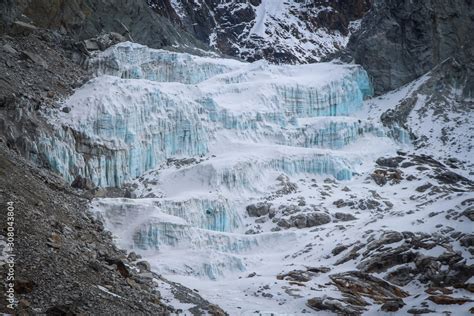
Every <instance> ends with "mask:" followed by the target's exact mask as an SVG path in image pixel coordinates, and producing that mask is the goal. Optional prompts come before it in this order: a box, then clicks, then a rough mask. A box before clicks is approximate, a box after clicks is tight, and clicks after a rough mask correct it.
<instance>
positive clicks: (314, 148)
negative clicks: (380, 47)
mask: <svg viewBox="0 0 474 316" xmlns="http://www.w3.org/2000/svg"><path fill="white" fill-rule="evenodd" d="M89 67H91V69H93V70H94V71H95V73H96V75H97V76H96V77H95V78H94V79H92V80H91V81H89V82H88V83H87V84H85V85H84V86H82V87H81V88H79V89H78V90H77V91H76V92H75V93H74V95H73V96H72V97H70V98H69V99H68V100H66V101H65V102H64V104H63V111H56V112H54V113H49V114H50V115H49V116H50V117H53V118H54V119H53V120H51V122H52V123H53V124H55V126H57V129H56V137H55V138H46V137H44V138H43V140H42V142H41V143H40V144H39V146H38V147H39V148H38V150H39V151H41V152H42V153H44V154H45V155H46V156H47V157H48V161H49V162H50V164H51V166H52V167H53V168H54V169H56V170H57V171H58V172H60V173H61V174H63V175H64V176H65V177H66V178H67V179H69V180H70V181H72V180H73V179H74V178H75V177H76V176H77V175H80V176H82V177H86V178H89V179H90V180H91V181H92V182H93V183H94V184H96V185H98V186H102V187H108V186H120V185H122V184H123V183H124V182H131V181H132V182H133V183H134V184H133V187H134V188H135V189H136V192H137V193H138V195H139V197H141V199H102V200H98V201H96V203H95V204H94V209H95V210H97V211H98V212H99V213H100V214H101V216H102V218H103V219H104V220H105V222H106V223H107V226H108V227H109V229H111V230H112V231H113V232H115V233H116V235H117V238H118V240H117V241H118V243H119V244H120V245H122V246H124V247H127V248H129V249H135V250H137V251H142V252H144V253H148V254H151V255H153V254H155V253H163V252H166V253H167V254H176V255H170V256H169V260H171V261H167V260H164V259H160V262H161V265H160V268H159V269H162V270H163V271H168V272H169V271H175V272H176V273H178V274H186V275H187V274H191V275H197V276H205V277H208V278H211V279H217V278H219V277H220V276H223V275H225V274H226V273H227V272H229V271H243V270H245V269H246V266H247V264H248V260H249V259H248V257H247V254H249V253H252V252H253V251H259V250H258V249H260V250H261V249H263V248H268V249H270V250H271V251H272V252H273V251H275V250H276V249H279V243H280V242H282V244H283V241H284V242H288V241H289V240H291V239H292V238H294V234H293V233H283V232H273V233H268V234H258V235H242V233H243V232H244V231H245V224H244V214H243V213H242V207H243V205H245V203H247V202H246V201H248V200H249V199H253V198H256V197H259V196H261V195H262V194H264V193H266V192H269V191H272V190H276V191H277V192H278V190H282V189H281V188H280V187H279V184H278V183H276V182H275V179H276V178H279V179H280V178H281V177H280V175H281V174H284V175H285V177H287V176H290V177H300V176H304V175H311V176H323V177H327V176H329V177H334V178H335V179H338V180H349V179H351V178H352V176H353V174H354V173H355V172H358V169H359V168H360V167H361V165H363V162H364V161H365V157H370V156H371V155H372V153H374V152H379V151H380V150H383V148H384V147H381V148H377V147H375V148H371V147H370V146H366V149H365V150H363V151H361V150H360V148H359V147H358V146H359V145H355V144H357V143H361V142H362V143H366V142H367V141H368V140H370V141H371V142H373V141H375V142H377V141H378V142H381V143H383V144H391V143H393V140H391V139H390V138H388V137H387V136H390V135H392V134H393V131H388V130H386V129H384V128H383V127H382V126H381V125H380V124H378V123H376V122H373V121H369V120H366V119H365V118H364V117H363V114H362V115H361V114H360V113H359V112H360V111H361V109H362V107H363V104H364V99H366V98H368V97H370V96H371V94H372V87H371V83H370V80H369V78H368V76H367V74H366V72H365V71H364V70H363V69H362V68H361V67H359V66H356V65H344V64H336V63H320V64H310V65H294V66H290V65H271V64H269V63H267V62H264V61H259V62H255V63H245V62H240V61H236V60H226V59H218V58H209V57H197V56H193V55H189V54H182V53H175V52H168V51H164V50H153V49H149V48H148V47H145V46H142V45H138V44H132V43H122V44H118V45H116V46H113V47H111V48H109V49H108V50H106V51H105V52H103V53H100V54H98V55H97V56H95V57H94V58H92V59H91V60H90V63H89ZM65 109H67V110H65ZM358 113H359V114H358ZM392 136H393V135H392ZM364 139H365V140H364ZM377 139H378V140H377ZM353 146H356V147H357V150H354V148H353ZM285 177H283V178H281V179H286V178H285ZM285 181H286V180H285ZM283 182H284V181H283ZM283 182H282V183H281V184H280V185H283V186H285V185H289V184H288V183H286V184H285V183H283ZM288 188H290V189H288ZM288 188H286V189H283V190H290V191H291V190H292V189H291V185H290V187H288ZM262 247H263V248H262ZM187 251H192V253H193V255H192V258H188V260H189V262H184V261H180V260H179V259H177V258H179V257H180V256H181V255H179V254H180V253H182V252H185V253H186V252H187ZM210 254H212V255H210ZM176 260H177V261H178V262H177V261H176ZM177 271H178V272H177ZM226 271H227V272H226Z"/></svg>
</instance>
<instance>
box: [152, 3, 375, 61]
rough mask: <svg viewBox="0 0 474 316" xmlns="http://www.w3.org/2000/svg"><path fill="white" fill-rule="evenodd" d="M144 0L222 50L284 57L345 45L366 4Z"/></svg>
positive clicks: (318, 54) (315, 56) (315, 54)
mask: <svg viewBox="0 0 474 316" xmlns="http://www.w3.org/2000/svg"><path fill="white" fill-rule="evenodd" d="M148 2H149V4H150V5H151V7H152V8H155V10H156V11H157V12H158V13H160V14H164V15H166V16H169V17H170V18H171V19H173V20H175V22H176V23H178V24H181V25H183V27H185V28H186V29H187V30H188V31H190V32H191V33H194V34H195V36H197V37H198V38H199V39H201V40H203V41H204V42H206V43H208V44H209V45H210V46H211V47H213V48H215V49H217V50H218V51H220V52H222V53H224V54H227V55H231V56H237V57H240V58H243V59H245V60H249V61H253V60H258V59H262V58H264V59H267V60H270V61H273V62H286V63H302V62H303V63H304V62H314V61H318V60H320V59H321V58H322V57H324V56H326V55H328V54H330V53H334V52H336V51H338V50H340V49H341V48H344V47H345V46H346V44H347V41H348V39H349V36H350V34H351V33H352V32H353V31H354V30H355V29H357V27H358V24H359V21H358V20H359V19H360V18H361V17H362V16H363V15H364V13H365V12H366V11H367V10H368V9H369V7H370V1H361V0H358V1H332V0H331V1H327V0H325V1H301V0H289V1H287V0H285V1H284V0H251V1H214V0H193V1H188V0H174V1H171V2H170V5H163V4H164V3H166V2H167V1H163V0H149V1H148ZM170 7H171V8H170ZM173 9H174V10H173ZM170 11H173V12H170Z"/></svg>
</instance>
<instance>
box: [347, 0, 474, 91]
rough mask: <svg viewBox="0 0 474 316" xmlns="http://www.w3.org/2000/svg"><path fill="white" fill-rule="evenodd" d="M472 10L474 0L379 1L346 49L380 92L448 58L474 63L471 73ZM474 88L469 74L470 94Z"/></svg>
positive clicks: (405, 81)
mask: <svg viewBox="0 0 474 316" xmlns="http://www.w3.org/2000/svg"><path fill="white" fill-rule="evenodd" d="M473 12H474V4H473V2H472V1H465V0H455V1H443V0H429V1H410V0H402V1H398V0H376V1H375V2H374V5H373V7H372V10H371V11H370V12H369V13H368V14H367V15H366V16H365V17H364V18H363V20H362V24H361V28H360V30H359V31H358V32H357V33H355V34H354V35H353V36H352V37H351V39H350V41H349V44H348V49H349V51H350V52H351V53H352V55H353V57H354V59H355V61H356V63H359V64H361V65H362V66H364V68H365V69H366V70H367V71H368V73H369V74H370V76H372V78H373V82H374V86H375V93H376V94H381V93H383V92H385V91H388V90H392V89H395V88H398V87H400V86H402V85H404V84H406V83H408V82H410V81H412V80H414V79H416V78H418V77H419V76H421V75H423V74H424V73H426V72H428V71H429V70H431V69H432V68H433V67H435V66H436V65H438V64H440V63H441V62H442V61H444V60H445V59H447V58H450V57H458V58H459V59H460V60H462V61H463V63H464V64H469V63H471V66H470V67H471V69H470V73H471V74H472V67H473V66H472V61H473V60H474V59H473V52H474V50H473V42H472V40H471V37H472V34H473V33H474V23H472V21H473V18H474V13H473ZM473 88H474V79H472V75H471V79H470V83H469V88H468V90H469V91H471V95H472V91H474V89H473ZM466 95H467V94H466Z"/></svg>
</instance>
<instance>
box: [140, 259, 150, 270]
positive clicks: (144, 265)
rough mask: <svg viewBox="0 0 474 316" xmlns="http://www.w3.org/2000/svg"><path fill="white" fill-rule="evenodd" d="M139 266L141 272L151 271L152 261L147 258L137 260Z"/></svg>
mask: <svg viewBox="0 0 474 316" xmlns="http://www.w3.org/2000/svg"><path fill="white" fill-rule="evenodd" d="M137 267H138V268H139V269H140V271H141V272H145V271H151V266H150V263H149V262H148V261H146V260H142V261H139V262H137Z"/></svg>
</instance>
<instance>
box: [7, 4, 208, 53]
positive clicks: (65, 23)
mask: <svg viewBox="0 0 474 316" xmlns="http://www.w3.org/2000/svg"><path fill="white" fill-rule="evenodd" d="M0 6H2V7H1V9H2V10H1V12H2V15H1V16H0V20H1V22H0V32H2V31H3V32H9V31H10V30H11V29H12V28H13V22H14V21H16V20H17V19H26V20H27V21H25V22H31V23H32V24H33V25H35V26H37V27H41V28H48V29H56V30H59V31H61V32H63V33H68V34H69V35H71V36H73V37H74V38H75V39H80V40H83V39H87V38H91V37H95V36H97V35H99V34H101V33H110V32H116V33H119V34H122V35H124V36H125V37H127V38H128V39H129V40H133V41H136V42H139V43H143V44H145V45H148V46H150V47H156V48H159V47H164V46H172V45H181V46H183V45H188V46H190V47H196V46H197V47H200V48H206V45H204V44H203V43H201V42H200V41H198V40H196V39H195V38H194V37H193V36H192V35H190V34H188V33H187V32H186V31H184V30H182V29H178V28H176V27H175V26H174V25H173V23H172V22H171V21H170V20H168V19H167V18H166V17H164V16H160V15H158V14H156V13H155V12H154V11H153V10H152V9H151V8H150V7H149V6H148V5H147V4H146V2H145V1H134V0H120V1H110V0H109V1H98V0H72V1H68V0H60V1H54V2H51V1H48V0H38V1H36V0H35V1H29V0H10V1H7V3H2V4H1V5H0ZM3 6H5V8H3ZM22 14H23V15H24V16H21V15H22Z"/></svg>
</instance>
